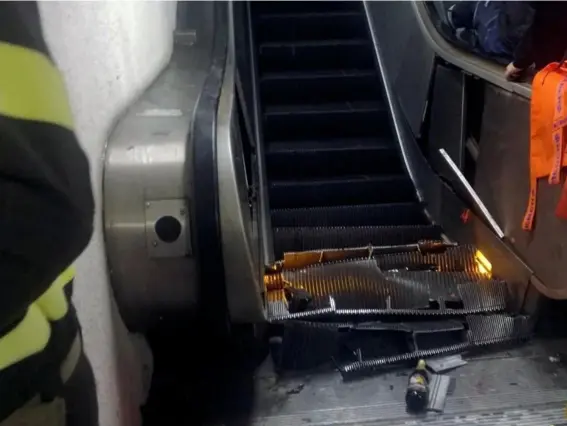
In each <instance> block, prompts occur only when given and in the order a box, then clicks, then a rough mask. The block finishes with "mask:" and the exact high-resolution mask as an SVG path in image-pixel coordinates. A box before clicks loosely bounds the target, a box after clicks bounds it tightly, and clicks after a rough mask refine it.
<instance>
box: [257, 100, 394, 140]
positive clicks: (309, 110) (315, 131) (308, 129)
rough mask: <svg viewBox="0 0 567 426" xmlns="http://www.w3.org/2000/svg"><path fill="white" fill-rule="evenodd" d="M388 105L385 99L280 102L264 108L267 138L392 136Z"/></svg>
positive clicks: (314, 138)
mask: <svg viewBox="0 0 567 426" xmlns="http://www.w3.org/2000/svg"><path fill="white" fill-rule="evenodd" d="M389 120H390V119H389V114H388V109H387V108H386V106H385V104H384V103H382V102H376V101H375V102H362V101H360V102H337V103H328V104H305V105H277V106H269V107H267V108H266V109H265V110H264V127H263V132H264V139H265V141H266V142H270V141H276V140H307V139H310V140H321V139H324V138H328V139H351V138H368V137H386V136H390V135H391V132H392V129H391V127H390V121H389Z"/></svg>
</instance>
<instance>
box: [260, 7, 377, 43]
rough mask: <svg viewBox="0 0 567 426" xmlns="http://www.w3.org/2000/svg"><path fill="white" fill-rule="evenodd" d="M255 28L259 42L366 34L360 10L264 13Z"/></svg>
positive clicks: (340, 37)
mask: <svg viewBox="0 0 567 426" xmlns="http://www.w3.org/2000/svg"><path fill="white" fill-rule="evenodd" d="M256 29H257V32H256V39H257V40H258V41H259V42H273V41H275V42H278V41H279V42H281V41H295V40H324V39H329V38H334V39H352V38H362V37H366V35H367V34H366V31H367V29H366V26H365V20H364V13H363V12H362V11H361V10H360V11H356V10H355V11H351V10H345V11H343V10H339V11H318V12H307V13H305V12H303V13H301V12H300V13H297V12H295V13H262V14H260V15H259V16H258V18H257V25H256Z"/></svg>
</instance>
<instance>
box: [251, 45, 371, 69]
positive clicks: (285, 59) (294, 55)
mask: <svg viewBox="0 0 567 426" xmlns="http://www.w3.org/2000/svg"><path fill="white" fill-rule="evenodd" d="M258 65H259V68H260V75H262V74H264V73H266V72H282V71H316V70H329V69H335V70H339V69H370V68H372V67H373V66H374V65H375V64H374V56H373V51H372V44H371V43H370V42H369V41H368V40H367V39H356V40H325V41H312V42H309V41H307V42H294V43H263V44H262V45H260V47H259V57H258Z"/></svg>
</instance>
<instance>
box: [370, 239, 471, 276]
mask: <svg viewBox="0 0 567 426" xmlns="http://www.w3.org/2000/svg"><path fill="white" fill-rule="evenodd" d="M475 252H476V249H475V248H474V247H472V246H467V245H463V246H457V247H450V248H448V249H447V250H445V252H443V253H428V254H421V253H419V252H406V253H392V254H385V255H380V256H376V261H377V262H378V265H379V266H380V268H381V269H383V270H389V269H400V268H404V267H405V268H410V269H411V268H418V267H421V266H424V265H431V266H433V267H435V268H436V269H437V270H439V271H464V272H476V271H477V265H476V262H475V258H474V254H475Z"/></svg>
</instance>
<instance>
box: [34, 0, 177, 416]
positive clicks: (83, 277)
mask: <svg viewBox="0 0 567 426" xmlns="http://www.w3.org/2000/svg"><path fill="white" fill-rule="evenodd" d="M175 9H176V2H161V1H160V2H139V1H137V2H129V1H127V2H123V1H108V2H107V1H102V2H100V1H97V2H40V10H41V15H42V21H43V29H44V34H45V36H46V39H47V42H48V44H49V46H50V48H51V52H52V55H53V57H54V59H55V61H56V62H57V64H58V65H59V67H60V69H61V71H62V72H63V74H64V77H65V81H66V83H67V88H68V91H69V96H70V101H71V106H72V109H73V112H74V116H75V125H76V130H77V134H78V136H79V140H80V142H81V143H82V145H83V147H84V149H85V151H86V152H87V154H88V156H89V158H90V161H91V173H92V180H93V187H94V191H95V196H96V202H97V217H96V228H95V233H94V236H93V239H92V241H91V244H90V245H89V247H88V248H87V250H86V251H85V252H84V253H83V255H82V256H81V257H80V259H79V260H78V262H77V269H78V274H77V279H76V284H75V301H76V305H77V309H78V312H79V317H80V320H81V322H82V325H83V332H84V336H85V346H86V351H87V354H88V355H89V357H90V360H91V362H92V364H93V367H94V370H95V375H96V379H97V386H98V396H99V405H100V425H101V426H131V425H132V426H134V425H138V424H140V419H139V414H138V411H137V405H138V399H139V395H138V391H139V389H140V387H141V385H140V378H139V376H138V372H139V370H138V369H137V368H136V367H139V363H136V362H135V360H136V355H135V352H134V351H133V350H132V347H131V345H130V344H129V340H128V339H127V338H126V337H125V329H124V326H123V324H122V323H121V321H120V320H119V319H118V318H117V316H116V309H115V307H114V302H113V301H112V299H111V291H110V288H109V285H108V277H107V268H106V263H105V262H106V260H105V253H104V242H103V234H102V218H101V190H102V189H101V187H102V173H101V172H102V157H103V152H104V147H105V144H106V141H107V137H108V134H109V132H110V131H111V130H112V126H113V124H114V122H115V120H116V118H117V116H119V115H120V114H121V113H122V112H123V111H124V109H125V107H127V106H128V104H129V103H131V101H132V100H133V99H134V98H135V97H137V96H138V95H139V94H140V92H141V91H142V90H143V89H144V88H145V87H147V85H148V84H149V83H150V82H151V81H152V80H153V79H154V78H155V76H156V75H157V74H158V73H159V72H160V71H161V69H162V68H163V67H164V65H165V64H166V63H167V62H168V60H169V58H170V55H171V49H172V32H173V29H174V26H175Z"/></svg>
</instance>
